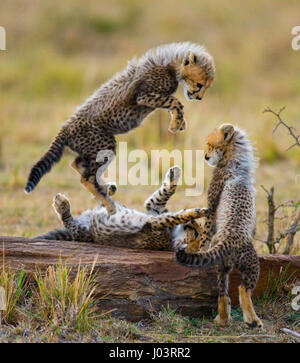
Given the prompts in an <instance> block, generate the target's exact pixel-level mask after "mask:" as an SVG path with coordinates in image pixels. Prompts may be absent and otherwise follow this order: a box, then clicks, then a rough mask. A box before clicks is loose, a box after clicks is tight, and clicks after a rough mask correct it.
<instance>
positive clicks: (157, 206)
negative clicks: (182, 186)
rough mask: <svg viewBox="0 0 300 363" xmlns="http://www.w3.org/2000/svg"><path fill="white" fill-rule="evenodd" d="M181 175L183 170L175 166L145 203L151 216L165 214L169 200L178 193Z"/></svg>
mask: <svg viewBox="0 0 300 363" xmlns="http://www.w3.org/2000/svg"><path fill="white" fill-rule="evenodd" d="M180 175H181V168H180V167H179V166H173V167H172V168H170V169H169V170H168V172H167V174H166V176H165V180H164V181H163V183H162V185H161V187H160V188H158V189H157V190H156V191H155V192H154V193H153V194H152V195H151V196H150V197H149V198H148V199H147V200H146V202H145V208H146V209H147V211H148V213H149V214H153V215H157V214H161V213H165V212H167V211H168V210H167V209H166V204H167V202H168V200H169V199H170V198H171V197H172V195H173V194H174V193H175V191H176V187H177V181H178V179H179V178H180Z"/></svg>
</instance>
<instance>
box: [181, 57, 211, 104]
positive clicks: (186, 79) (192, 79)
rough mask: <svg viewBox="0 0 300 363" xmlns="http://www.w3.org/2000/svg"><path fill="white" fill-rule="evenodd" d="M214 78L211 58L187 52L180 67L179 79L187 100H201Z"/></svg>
mask: <svg viewBox="0 0 300 363" xmlns="http://www.w3.org/2000/svg"><path fill="white" fill-rule="evenodd" d="M214 78H215V64H214V60H213V57H212V56H211V55H210V54H208V53H206V52H203V53H200V54H195V53H193V52H191V51H189V52H188V53H187V55H186V57H185V58H184V60H183V62H182V64H181V67H180V79H181V83H182V85H183V88H184V95H185V98H186V99H187V100H202V98H203V97H204V94H205V92H206V90H207V89H208V88H209V87H210V86H211V84H212V82H213V80H214Z"/></svg>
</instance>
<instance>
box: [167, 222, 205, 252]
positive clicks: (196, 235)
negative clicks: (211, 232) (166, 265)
mask: <svg viewBox="0 0 300 363" xmlns="http://www.w3.org/2000/svg"><path fill="white" fill-rule="evenodd" d="M202 233H203V230H202V227H201V226H200V225H199V224H198V222H196V221H195V220H192V221H190V222H188V223H186V224H180V225H178V226H176V227H175V228H174V230H173V241H172V242H173V248H174V249H175V250H177V249H179V248H181V247H183V246H185V245H190V244H195V243H197V242H199V240H200V237H201V234H202Z"/></svg>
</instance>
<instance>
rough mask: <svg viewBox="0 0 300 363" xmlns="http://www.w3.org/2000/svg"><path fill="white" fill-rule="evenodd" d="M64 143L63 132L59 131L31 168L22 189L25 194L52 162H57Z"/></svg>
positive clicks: (33, 186)
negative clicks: (44, 152)
mask: <svg viewBox="0 0 300 363" xmlns="http://www.w3.org/2000/svg"><path fill="white" fill-rule="evenodd" d="M65 145H66V142H65V137H64V134H63V132H62V131H61V132H60V133H59V134H58V135H57V136H56V138H55V140H54V141H53V142H52V144H51V145H50V147H49V149H48V151H47V152H46V154H45V155H44V156H43V157H42V158H41V159H40V160H39V161H38V162H37V163H36V164H35V165H34V166H33V168H32V169H31V172H30V175H29V178H28V180H27V184H26V187H25V190H24V191H25V193H26V194H28V193H30V192H32V190H33V189H34V188H35V187H36V185H37V184H38V182H39V181H40V180H41V178H42V176H43V175H44V174H46V173H48V172H49V171H50V170H51V167H52V165H53V164H54V163H57V162H59V160H60V158H61V156H62V153H63V150H64V147H65Z"/></svg>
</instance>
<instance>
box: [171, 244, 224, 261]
mask: <svg viewBox="0 0 300 363" xmlns="http://www.w3.org/2000/svg"><path fill="white" fill-rule="evenodd" d="M185 247H186V246H184V247H181V248H180V249H179V250H178V251H177V252H176V261H177V262H178V263H180V264H181V265H184V266H189V267H202V266H203V267H208V266H213V265H215V264H217V263H218V262H219V261H221V260H222V259H223V257H224V255H225V252H226V251H225V248H224V245H222V244H219V245H216V246H214V247H213V248H211V249H210V250H208V251H205V252H196V253H188V252H185Z"/></svg>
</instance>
